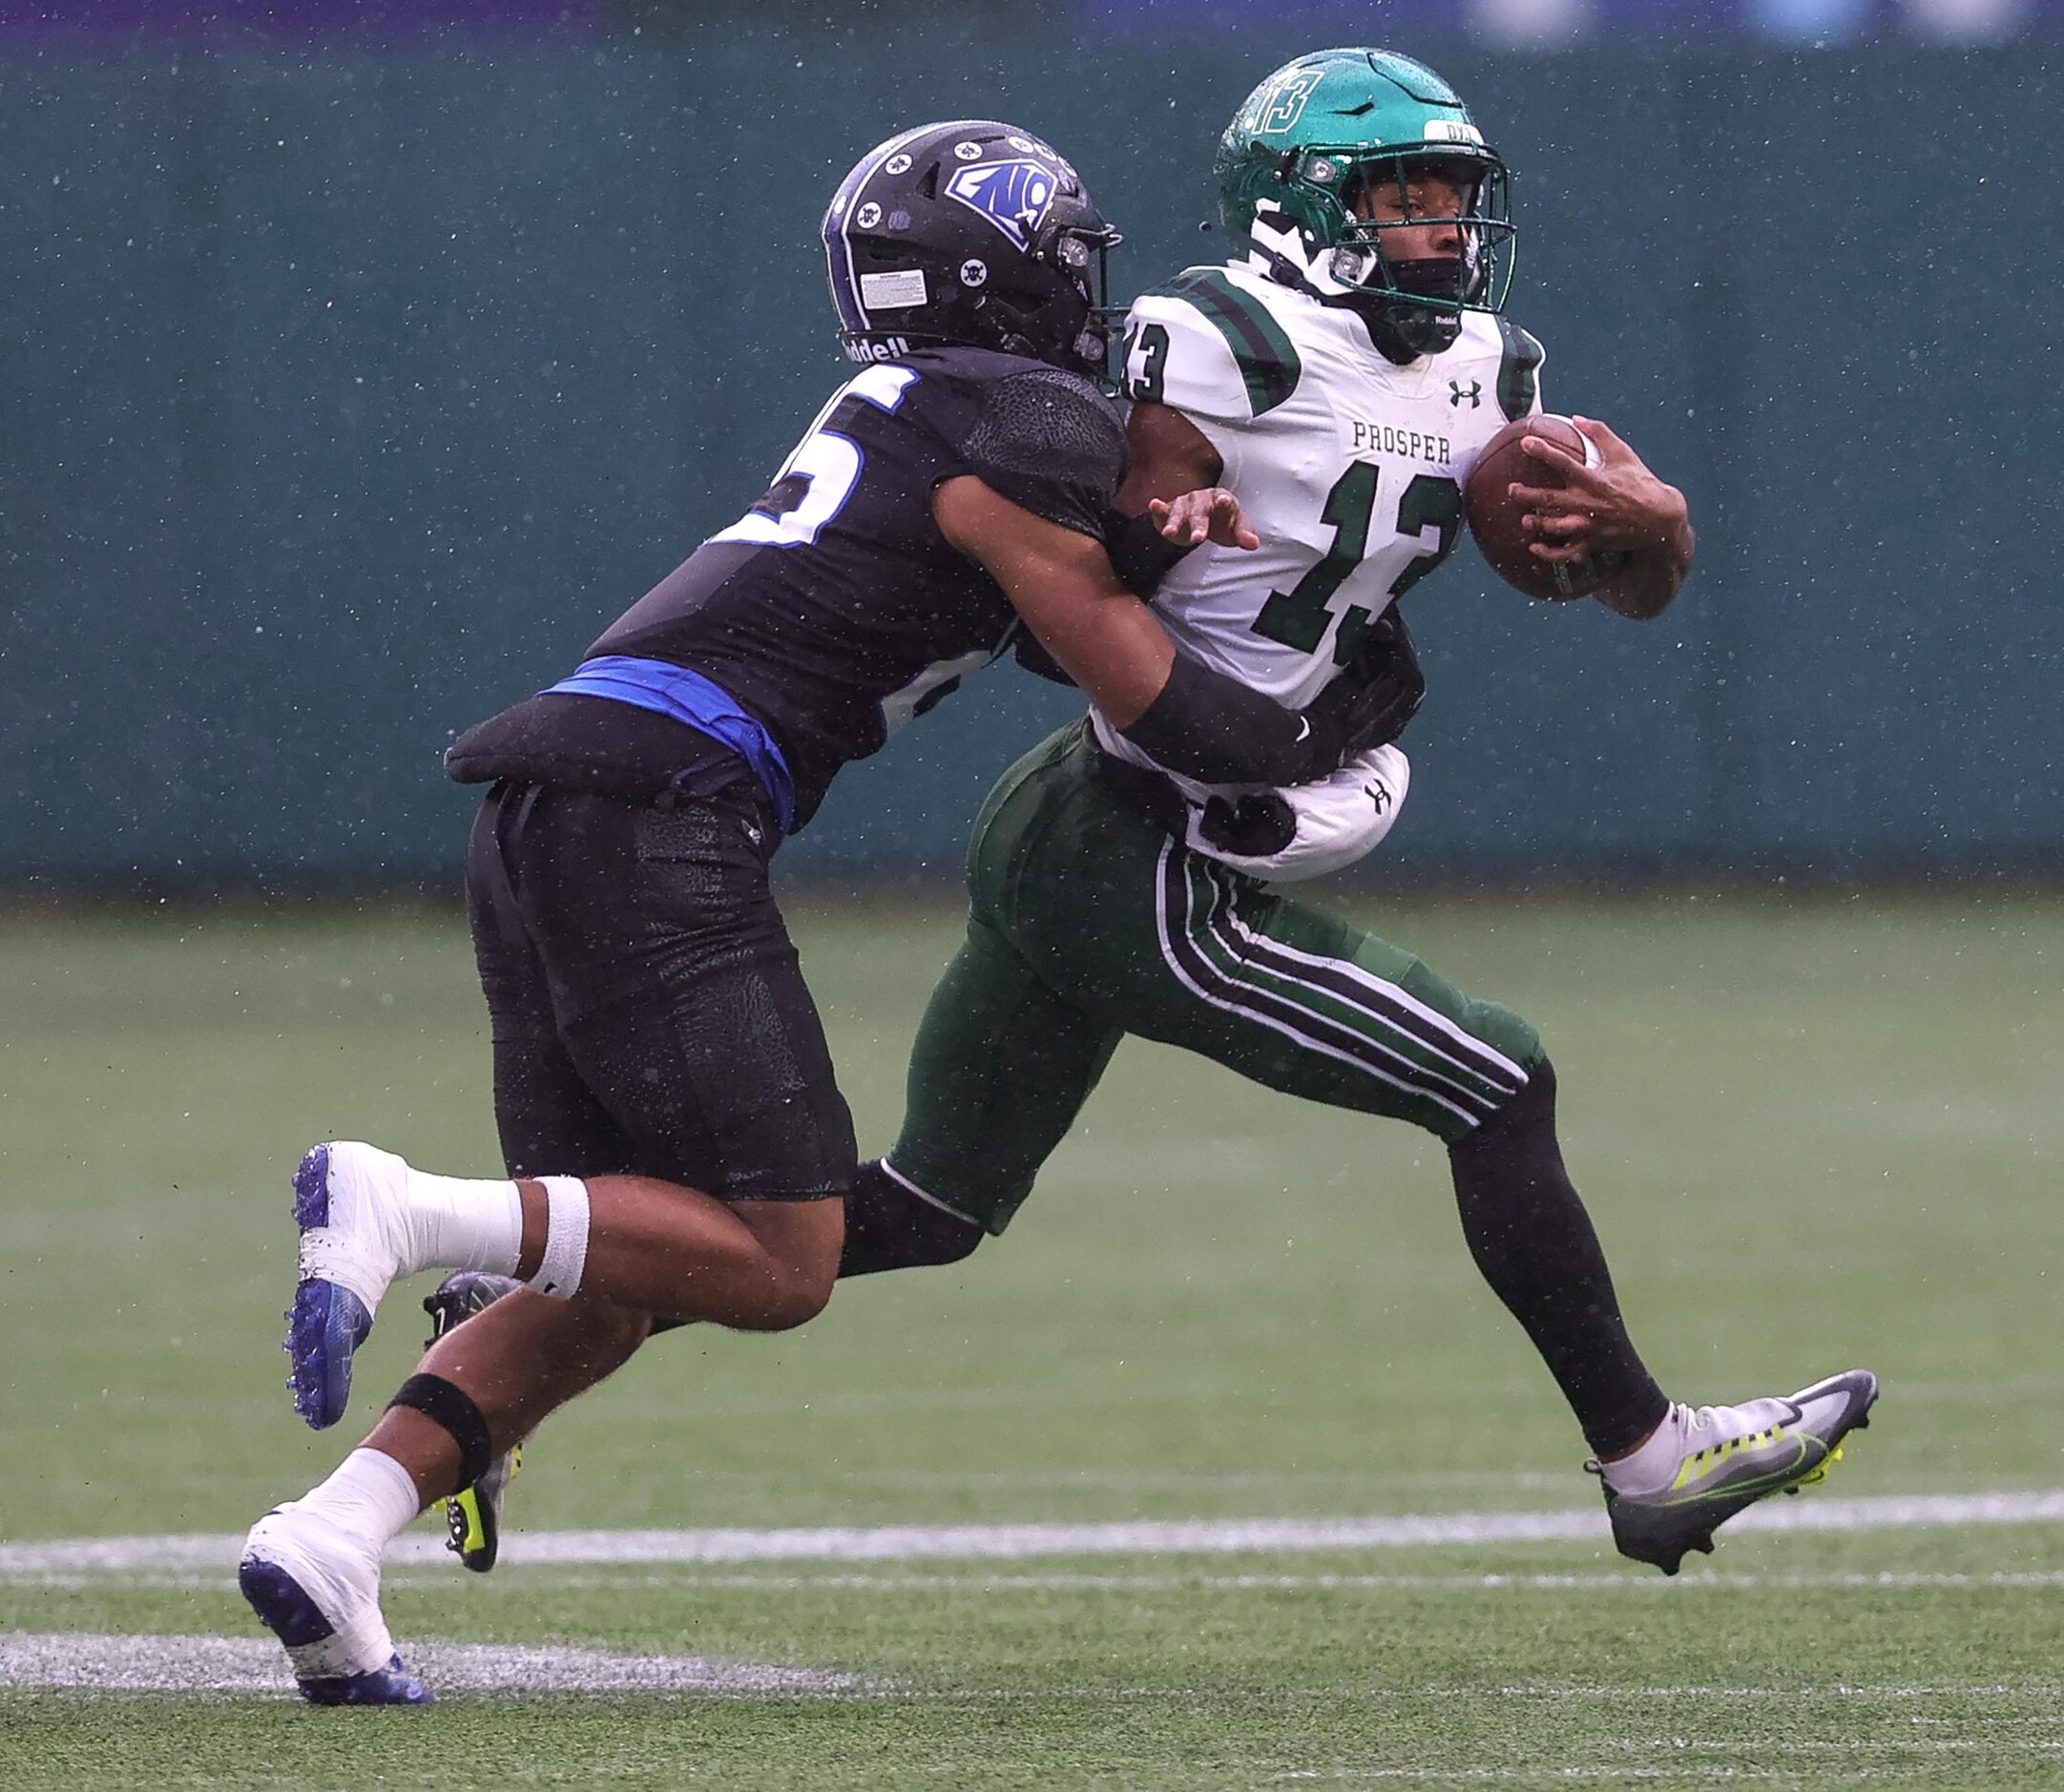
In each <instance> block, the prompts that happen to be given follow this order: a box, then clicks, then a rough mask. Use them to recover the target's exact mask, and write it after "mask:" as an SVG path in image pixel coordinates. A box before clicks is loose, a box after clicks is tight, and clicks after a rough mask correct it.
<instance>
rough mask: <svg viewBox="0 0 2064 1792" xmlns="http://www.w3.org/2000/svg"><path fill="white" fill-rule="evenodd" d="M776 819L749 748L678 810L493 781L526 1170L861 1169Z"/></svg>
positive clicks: (483, 882)
mask: <svg viewBox="0 0 2064 1792" xmlns="http://www.w3.org/2000/svg"><path fill="white" fill-rule="evenodd" d="M775 838H776V836H775V832H774V828H773V823H772V821H771V818H770V817H769V815H768V814H767V807H766V802H765V799H764V798H763V797H762V796H761V794H760V792H759V788H758V786H757V785H756V784H755V783H754V782H753V781H752V779H751V777H750V774H748V773H746V772H745V771H744V768H743V766H742V765H741V766H740V775H739V776H738V777H736V778H734V779H731V780H729V781H724V782H722V783H721V784H720V786H719V787H718V788H715V789H713V790H710V791H708V792H705V793H703V794H702V795H700V796H698V797H696V798H694V799H693V800H687V801H683V802H681V803H680V804H679V805H678V806H677V807H675V808H672V809H670V810H661V809H658V808H653V807H640V806H638V805H636V804H633V803H630V802H622V801H619V800H617V799H615V798H610V797H600V796H588V795H583V794H579V793H576V792H573V791H568V790H560V789H551V788H540V787H536V786H530V787H523V786H516V785H510V784H497V785H495V786H494V787H493V789H492V790H491V791H490V793H489V794H488V797H487V799H486V800H485V801H484V802H482V804H481V807H480V812H479V818H478V820H477V821H476V822H475V823H474V826H473V833H472V838H471V841H470V843H469V846H468V849H467V865H466V894H467V909H468V913H469V918H470V920H471V923H472V932H473V946H474V950H475V953H476V955H477V958H478V961H479V966H480V983H481V988H482V989H483V990H485V992H486V994H487V998H488V1011H489V1014H490V1020H491V1023H492V1028H493V1039H494V1115H495V1120H496V1123H497V1125H498V1127H499V1128H500V1132H501V1140H502V1154H503V1158H504V1162H505V1164H506V1166H507V1168H508V1171H509V1174H510V1175H511V1176H579V1177H591V1176H604V1175H633V1176H647V1177H658V1178H660V1179H661V1180H664V1181H669V1182H680V1183H685V1184H686V1185H688V1186H689V1187H691V1188H698V1189H701V1190H704V1191H705V1192H707V1193H708V1194H711V1195H714V1196H716V1197H717V1198H719V1199H720V1200H822V1199H824V1198H829V1197H833V1196H843V1195H844V1194H845V1193H846V1192H847V1190H848V1189H849V1188H850V1187H851V1185H852V1178H853V1171H854V1146H853V1123H852V1118H851V1116H850V1115H849V1114H848V1113H847V1111H846V1106H845V1100H844V1096H842V1095H841V1094H840V1093H839V1088H838V1084H837V1083H836V1081H835V1080H834V1079H833V1076H832V1066H831V1053H830V1052H829V1050H828V1049H827V1047H826V1045H825V1043H824V1028H823V1026H822V1024H821V1023H820V1021H819V1019H818V1014H817V1008H816V1004H815V1003H814V1002H812V1000H811V999H810V992H809V990H808V989H807V988H805V987H804V985H803V973H802V970H801V969H800V967H799V966H798V964H797V960H796V949H795V948H794V946H793V945H792V944H791V943H790V941H789V938H788V930H787V928H786V927H785V926H784V925H783V923H782V915H781V910H780V909H779V908H778V907H776V906H775V903H774V899H773V897H772V895H771V894H770V893H769V891H768V888H767V859H768V856H769V854H770V853H771V852H772V850H773V844H772V843H773V842H774V840H775Z"/></svg>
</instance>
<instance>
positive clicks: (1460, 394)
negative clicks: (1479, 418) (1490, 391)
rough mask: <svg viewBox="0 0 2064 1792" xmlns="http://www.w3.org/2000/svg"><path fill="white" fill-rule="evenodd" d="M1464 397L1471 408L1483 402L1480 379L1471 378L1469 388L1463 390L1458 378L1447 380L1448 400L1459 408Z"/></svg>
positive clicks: (1482, 384)
mask: <svg viewBox="0 0 2064 1792" xmlns="http://www.w3.org/2000/svg"><path fill="white" fill-rule="evenodd" d="M1464 399H1468V400H1469V401H1470V409H1471V410H1474V409H1476V408H1477V406H1480V405H1481V404H1482V403H1483V402H1484V383H1483V382H1482V381H1481V380H1471V381H1470V389H1469V390H1468V391H1466V392H1465V391H1464V390H1463V389H1462V382H1461V381H1460V380H1449V382H1448V402H1449V404H1450V405H1452V406H1456V407H1457V408H1458V409H1459V408H1460V407H1461V405H1462V401H1463V400H1464Z"/></svg>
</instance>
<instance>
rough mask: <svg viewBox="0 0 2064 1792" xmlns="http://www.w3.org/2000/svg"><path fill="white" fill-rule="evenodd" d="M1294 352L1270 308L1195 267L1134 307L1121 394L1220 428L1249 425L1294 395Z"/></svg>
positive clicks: (1214, 272)
mask: <svg viewBox="0 0 2064 1792" xmlns="http://www.w3.org/2000/svg"><path fill="white" fill-rule="evenodd" d="M1302 372H1303V367H1302V365H1301V364H1300V362H1299V359H1298V353H1297V349H1296V347H1295V346H1294V344H1292V343H1291V341H1290V338H1289V336H1288V334H1287V333H1286V332H1285V331H1284V330H1283V328H1282V324H1281V323H1278V322H1277V320H1276V319H1275V317H1274V316H1273V315H1271V313H1270V312H1269V310H1268V307H1267V306H1266V305H1264V304H1263V303H1261V301H1260V300H1258V299H1256V298H1255V297H1254V296H1253V295H1252V294H1251V293H1248V292H1244V291H1242V290H1241V289H1240V287H1239V286H1238V285H1236V284H1235V283H1234V282H1233V281H1230V280H1229V279H1227V278H1226V276H1225V274H1224V272H1223V271H1222V270H1221V269H1219V268H1206V267H1193V268H1190V269H1188V270H1186V271H1185V272H1183V273H1181V274H1178V276H1177V277H1176V278H1175V279H1174V280H1172V281H1169V282H1168V283H1167V284H1166V285H1165V286H1157V287H1155V288H1154V289H1153V290H1152V291H1151V292H1146V293H1142V294H1141V295H1140V296H1139V297H1138V298H1137V299H1136V300H1135V301H1134V302H1133V308H1132V311H1131V313H1130V314H1129V315H1128V317H1127V318H1126V323H1125V395H1126V397H1128V398H1130V399H1132V400H1133V401H1134V402H1135V403H1136V404H1148V405H1167V406H1172V407H1173V408H1174V409H1177V410H1179V411H1181V412H1183V413H1184V414H1185V415H1186V416H1189V417H1193V418H1198V419H1202V420H1208V421H1210V422H1213V423H1221V424H1243V423H1251V422H1253V421H1254V419H1255V418H1257V417H1261V416H1265V415H1266V414H1267V413H1268V412H1269V411H1271V410H1273V409H1275V408H1276V406H1278V405H1281V404H1282V402H1283V401H1284V400H1285V399H1287V398H1288V397H1289V396H1290V394H1291V393H1292V392H1293V391H1295V390H1296V388H1297V382H1298V378H1299V375H1300V374H1301V373H1302Z"/></svg>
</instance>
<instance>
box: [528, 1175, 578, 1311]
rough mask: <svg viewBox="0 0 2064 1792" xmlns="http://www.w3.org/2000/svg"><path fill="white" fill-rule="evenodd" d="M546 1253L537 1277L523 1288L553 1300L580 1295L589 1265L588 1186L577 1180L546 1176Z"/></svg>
mask: <svg viewBox="0 0 2064 1792" xmlns="http://www.w3.org/2000/svg"><path fill="white" fill-rule="evenodd" d="M538 1180H539V1181H540V1182H542V1183H543V1184H544V1185H545V1200H546V1209H545V1253H544V1256H543V1257H542V1258H541V1259H540V1260H539V1261H538V1265H537V1274H536V1275H534V1276H532V1278H531V1280H530V1281H528V1282H526V1283H525V1284H524V1285H525V1286H526V1287H529V1288H534V1289H535V1290H536V1291H537V1292H538V1293H539V1294H549V1295H551V1296H552V1299H553V1300H555V1301H571V1300H572V1299H573V1297H574V1296H575V1295H576V1294H578V1293H579V1292H580V1277H581V1272H582V1271H583V1270H584V1269H586V1268H587V1266H588V1185H587V1184H586V1183H585V1182H583V1181H582V1180H581V1179H580V1178H579V1177H573V1176H545V1177H538Z"/></svg>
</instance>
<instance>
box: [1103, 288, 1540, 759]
mask: <svg viewBox="0 0 2064 1792" xmlns="http://www.w3.org/2000/svg"><path fill="white" fill-rule="evenodd" d="M1540 365H1541V345H1540V344H1538V343H1537V342H1535V341H1534V340H1533V338H1532V337H1531V336H1529V335H1528V334H1527V333H1526V332H1525V331H1524V330H1521V329H1518V328H1517V327H1515V326H1514V325H1512V324H1511V323H1507V322H1506V321H1505V320H1504V319H1503V318H1498V317H1491V316H1490V315H1488V314H1486V313H1484V312H1480V311H1465V312H1464V313H1463V314H1462V333H1461V335H1460V336H1459V337H1457V338H1456V340H1455V343H1454V344H1453V345H1452V346H1451V347H1449V349H1448V350H1446V351H1445V352H1444V353H1442V354H1438V355H1428V356H1423V357H1421V358H1420V359H1419V360H1417V361H1414V362H1412V363H1411V364H1410V365H1407V366H1402V367H1401V366H1399V365H1396V364H1395V363H1393V362H1391V361H1389V360H1387V359H1386V358H1385V357H1384V356H1383V355H1382V354H1380V353H1379V352H1378V351H1377V349H1376V346H1375V344H1373V343H1371V342H1370V340H1369V334H1368V330H1367V327H1366V325H1365V324H1364V323H1362V321H1361V320H1360V319H1359V318H1358V317H1356V316H1355V314H1354V313H1353V312H1351V311H1349V310H1346V309H1345V308H1341V307H1336V306H1332V305H1324V304H1321V303H1320V302H1318V301H1317V300H1316V299H1314V298H1311V297H1309V296H1308V295H1306V294H1303V293H1300V292H1297V291H1295V290H1293V289H1292V288H1290V287H1288V286H1284V285H1282V284H1281V283H1279V282H1278V281H1272V280H1270V279H1269V278H1268V277H1267V276H1266V275H1265V274H1261V273H1258V272H1254V271H1252V270H1250V269H1248V268H1244V267H1240V266H1224V267H1194V268H1189V269H1186V270H1185V271H1184V272H1183V273H1181V274H1180V275H1178V277H1177V278H1176V279H1175V280H1173V281H1169V282H1168V283H1167V284H1166V285H1164V286H1159V287H1157V288H1156V289H1154V290H1153V291H1152V292H1149V293H1145V294H1143V295H1142V296H1141V297H1140V298H1139V299H1138V300H1137V301H1136V302H1135V303H1134V305H1133V308H1132V312H1131V315H1130V316H1129V317H1128V319H1127V321H1126V335H1125V391H1126V395H1127V396H1128V397H1130V398H1132V399H1134V400H1135V401H1137V402H1151V403H1155V404H1161V405H1167V406H1171V407H1173V408H1174V409H1176V410H1178V411H1180V412H1181V413H1182V414H1183V415H1184V416H1185V417H1187V418H1188V419H1189V420H1190V421H1191V422H1192V423H1194V424H1195V425H1196V426H1197V427H1198V428H1199V429H1200V430H1201V431H1202V432H1203V433H1204V435H1205V436H1206V437H1208V438H1209V439H1210V442H1211V445H1212V447H1213V448H1216V449H1217V450H1218V451H1219V455H1220V459H1221V460H1222V461H1223V463H1224V471H1223V472H1222V473H1220V481H1219V482H1220V484H1221V485H1223V486H1227V487H1229V488H1230V489H1231V490H1233V491H1234V492H1235V493H1237V494H1238V496H1239V498H1240V506H1241V508H1242V510H1244V511H1245V512H1246V516H1247V521H1248V522H1249V523H1250V524H1251V525H1252V526H1253V528H1254V530H1255V532H1256V533H1258V534H1259V535H1260V536H1261V547H1260V548H1259V549H1256V550H1252V551H1248V550H1243V549H1240V548H1220V547H1215V546H1213V545H1211V544H1210V543H1206V544H1205V545H1204V546H1202V547H1199V548H1197V549H1195V550H1193V551H1192V552H1190V553H1189V554H1187V555H1185V556H1184V558H1183V559H1182V561H1181V562H1180V563H1179V564H1178V566H1177V567H1176V568H1175V569H1174V570H1173V571H1172V572H1171V573H1169V574H1168V576H1167V577H1166V578H1165V579H1164V580H1163V581H1162V583H1161V585H1160V587H1159V589H1158V590H1157V592H1156V594H1155V597H1154V608H1155V612H1156V614H1157V615H1158V616H1159V617H1160V619H1161V621H1162V623H1163V624H1164V625H1165V626H1166V628H1167V630H1168V633H1169V635H1170V636H1172V637H1173V639H1174V641H1175V643H1176V645H1177V647H1178V649H1180V650H1181V651H1182V652H1184V653H1186V654H1188V655H1190V656H1192V657H1193V658H1195V659H1197V660H1199V661H1200V662H1201V663H1202V664H1204V665H1206V666H1209V667H1211V668H1212V669H1213V670H1214V671H1217V672H1221V673H1224V674H1226V675H1227V676H1228V677H1234V678H1237V679H1239V680H1240V683H1242V684H1246V685H1250V686H1252V687H1253V688H1254V689H1256V690H1258V691H1265V692H1266V693H1267V694H1268V695H1269V696H1270V697H1273V698H1275V699H1276V700H1277V701H1278V702H1280V703H1282V704H1283V705H1284V706H1285V707H1286V708H1290V709H1302V708H1303V707H1304V705H1305V704H1307V703H1308V702H1310V701H1311V699H1312V698H1314V697H1316V696H1317V695H1318V693H1319V692H1320V691H1321V690H1322V689H1323V688H1324V686H1325V684H1326V683H1327V682H1328V681H1329V680H1330V679H1331V677H1333V674H1334V672H1335V671H1336V669H1337V668H1338V667H1339V666H1340V665H1341V664H1342V663H1344V662H1345V660H1346V659H1347V658H1349V657H1350V656H1352V654H1353V651H1354V649H1355V646H1356V644H1357V643H1358V642H1359V641H1360V639H1361V637H1362V636H1363V635H1365V634H1366V632H1367V629H1368V626H1369V624H1370V623H1371V622H1372V621H1374V619H1375V618H1376V617H1377V616H1379V615H1382V614H1383V612H1384V611H1385V610H1386V609H1387V608H1388V607H1389V606H1390V604H1391V603H1392V602H1393V601H1395V600H1396V599H1397V598H1398V597H1399V596H1400V595H1401V594H1404V593H1405V592H1407V591H1408V590H1410V588H1411V587H1412V586H1413V585H1415V584H1417V583H1418V581H1419V580H1420V579H1422V578H1424V577H1425V576H1426V574H1427V573H1430V572H1431V571H1432V570H1433V569H1434V568H1435V567H1437V566H1438V565H1440V563H1441V562H1442V561H1443V560H1445V559H1446V558H1447V557H1448V555H1449V553H1450V552H1452V551H1453V549H1454V546H1455V543H1456V541H1457V540H1458V539H1459V538H1460V536H1461V533H1462V528H1463V521H1462V487H1463V485H1464V483H1465V482H1466V481H1467V480H1468V478H1469V476H1470V469H1471V468H1473V467H1474V466H1475V465H1476V458H1477V456H1478V455H1479V454H1480V453H1481V452H1482V451H1483V448H1484V446H1485V444H1486V443H1488V442H1489V441H1490V440H1491V437H1492V436H1493V435H1495V434H1496V433H1497V431H1498V430H1499V429H1500V428H1502V427H1504V426H1505V425H1506V424H1507V423H1509V422H1512V421H1513V420H1515V419H1517V418H1520V417H1525V416H1530V415H1532V414H1533V413H1534V412H1536V411H1538V410H1539V409H1540V407H1541V406H1540V382H1539V372H1540ZM1095 726H1096V733H1097V738H1098V740H1100V741H1101V742H1102V744H1103V745H1104V746H1105V747H1106V748H1107V749H1108V750H1109V751H1111V752H1114V753H1115V754H1118V755H1119V756H1121V757H1123V758H1125V759H1129V760H1133V761H1137V762H1140V763H1152V761H1150V760H1149V759H1148V758H1147V756H1146V755H1145V754H1143V753H1141V752H1140V751H1139V749H1138V748H1137V747H1136V746H1134V745H1133V744H1132V743H1131V742H1130V741H1128V740H1125V739H1124V738H1123V737H1122V736H1120V735H1119V734H1118V733H1117V731H1116V730H1115V729H1114V728H1112V727H1110V726H1109V725H1108V724H1106V723H1105V722H1104V720H1103V719H1102V718H1101V717H1100V716H1099V717H1096V718H1095Z"/></svg>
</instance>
